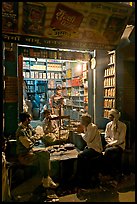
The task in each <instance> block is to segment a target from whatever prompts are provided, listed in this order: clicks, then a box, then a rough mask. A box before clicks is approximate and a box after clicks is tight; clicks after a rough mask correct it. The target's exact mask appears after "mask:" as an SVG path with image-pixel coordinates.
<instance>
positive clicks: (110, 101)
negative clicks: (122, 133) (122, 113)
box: [104, 51, 116, 118]
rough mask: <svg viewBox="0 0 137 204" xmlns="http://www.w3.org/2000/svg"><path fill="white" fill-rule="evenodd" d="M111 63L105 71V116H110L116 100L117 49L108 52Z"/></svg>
mask: <svg viewBox="0 0 137 204" xmlns="http://www.w3.org/2000/svg"><path fill="white" fill-rule="evenodd" d="M108 55H109V64H108V66H107V68H106V69H105V72H104V117H105V118H107V117H108V112H109V110H110V109H111V108H115V102H116V67H115V62H116V59H115V58H116V55H115V51H111V52H108Z"/></svg>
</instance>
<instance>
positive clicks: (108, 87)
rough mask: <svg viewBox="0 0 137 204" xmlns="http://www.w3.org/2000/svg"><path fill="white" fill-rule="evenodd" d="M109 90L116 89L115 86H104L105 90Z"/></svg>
mask: <svg viewBox="0 0 137 204" xmlns="http://www.w3.org/2000/svg"><path fill="white" fill-rule="evenodd" d="M107 88H115V86H104V89H107Z"/></svg>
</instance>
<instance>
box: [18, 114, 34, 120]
mask: <svg viewBox="0 0 137 204" xmlns="http://www.w3.org/2000/svg"><path fill="white" fill-rule="evenodd" d="M30 117H31V114H29V113H28V112H21V113H20V115H19V119H20V122H24V121H25V120H26V119H27V118H30Z"/></svg>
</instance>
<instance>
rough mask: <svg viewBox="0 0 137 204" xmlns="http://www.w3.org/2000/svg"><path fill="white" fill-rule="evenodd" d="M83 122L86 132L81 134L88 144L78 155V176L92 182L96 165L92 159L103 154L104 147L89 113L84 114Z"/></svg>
mask: <svg viewBox="0 0 137 204" xmlns="http://www.w3.org/2000/svg"><path fill="white" fill-rule="evenodd" d="M81 124H82V125H83V127H84V133H83V134H81V135H82V138H83V140H84V141H85V142H86V144H87V146H86V147H85V149H84V150H83V151H82V152H80V153H79V155H78V177H79V179H80V177H81V178H82V177H83V180H84V181H85V182H88V181H89V182H90V180H89V178H90V176H92V171H93V170H94V167H95V166H94V165H93V166H92V164H91V163H92V160H91V159H92V158H95V157H98V156H101V155H102V154H101V153H102V151H103V147H102V141H101V135H100V133H99V130H98V127H97V126H96V125H95V124H94V123H92V117H91V116H90V115H89V114H83V115H82V117H81ZM91 166H92V169H91ZM90 170H91V171H90ZM86 179H87V180H86Z"/></svg>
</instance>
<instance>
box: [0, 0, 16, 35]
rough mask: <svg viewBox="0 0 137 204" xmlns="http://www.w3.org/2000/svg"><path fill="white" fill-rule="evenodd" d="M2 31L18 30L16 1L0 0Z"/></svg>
mask: <svg viewBox="0 0 137 204" xmlns="http://www.w3.org/2000/svg"><path fill="white" fill-rule="evenodd" d="M2 31H3V32H15V33H17V32H18V2H2Z"/></svg>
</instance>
